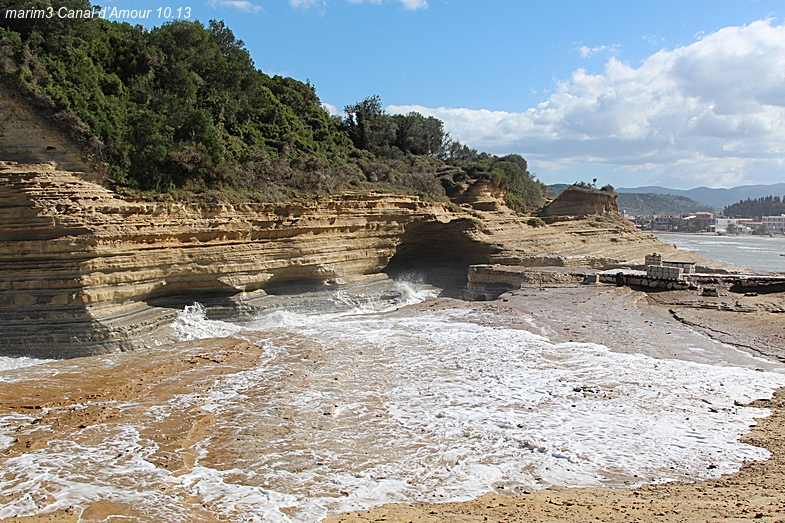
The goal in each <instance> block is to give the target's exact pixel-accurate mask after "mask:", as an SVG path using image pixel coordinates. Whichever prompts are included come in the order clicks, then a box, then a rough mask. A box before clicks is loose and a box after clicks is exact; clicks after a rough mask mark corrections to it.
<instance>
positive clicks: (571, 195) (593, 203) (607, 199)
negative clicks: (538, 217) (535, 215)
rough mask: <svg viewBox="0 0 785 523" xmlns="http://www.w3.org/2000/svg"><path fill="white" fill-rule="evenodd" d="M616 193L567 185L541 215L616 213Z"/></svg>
mask: <svg viewBox="0 0 785 523" xmlns="http://www.w3.org/2000/svg"><path fill="white" fill-rule="evenodd" d="M617 197H618V195H617V194H616V193H614V192H606V191H598V190H595V189H589V188H584V187H577V186H574V185H573V186H570V187H567V188H566V189H565V190H564V192H563V193H561V194H560V195H559V197H558V198H556V199H555V200H553V201H552V202H551V203H550V204H548V206H547V207H545V209H544V210H543V213H542V215H543V217H557V216H574V217H584V216H589V215H592V214H607V213H618V212H619V206H618V205H617V204H616V198H617Z"/></svg>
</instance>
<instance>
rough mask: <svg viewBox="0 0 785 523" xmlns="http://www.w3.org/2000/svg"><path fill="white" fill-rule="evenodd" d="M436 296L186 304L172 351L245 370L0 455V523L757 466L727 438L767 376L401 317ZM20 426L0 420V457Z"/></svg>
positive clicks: (345, 506)
mask: <svg viewBox="0 0 785 523" xmlns="http://www.w3.org/2000/svg"><path fill="white" fill-rule="evenodd" d="M437 291H438V290H437V289H433V288H430V287H427V286H424V285H414V284H405V283H394V284H393V283H390V284H389V285H388V287H386V288H385V289H383V290H379V288H378V287H375V288H374V290H373V291H369V292H364V291H362V289H354V291H353V292H346V291H339V292H332V293H312V294H310V295H307V296H305V295H304V296H301V297H291V296H290V297H285V298H284V297H271V306H270V307H269V308H267V309H264V310H263V311H262V312H260V313H258V314H255V315H252V316H251V317H246V318H244V319H243V320H242V321H240V320H239V319H236V320H232V319H231V318H228V319H227V318H223V319H221V320H218V319H213V318H211V317H210V312H209V311H206V310H205V309H204V308H203V307H201V306H200V305H198V304H194V305H192V306H189V307H186V308H185V309H184V310H183V311H182V313H181V314H180V315H179V317H178V318H177V319H176V320H175V321H174V323H173V324H172V326H171V329H172V332H174V333H176V336H177V337H178V338H179V339H180V340H184V341H187V342H188V343H189V344H193V345H194V346H198V344H199V343H201V342H202V340H205V339H209V338H211V337H215V336H234V337H237V338H241V339H244V340H246V341H248V342H251V343H254V344H257V345H259V346H261V347H263V348H264V355H263V358H262V360H261V362H260V363H259V364H258V365H257V366H254V367H253V368H249V369H245V370H242V371H235V372H230V373H228V374H224V375H212V376H211V377H210V378H209V382H206V383H204V384H203V386H200V387H199V390H194V391H189V392H184V393H182V394H177V395H175V396H173V397H170V398H168V399H167V400H166V401H165V402H162V403H160V404H155V405H151V406H144V407H142V406H140V405H131V404H129V405H123V408H126V409H137V410H139V414H138V415H137V416H135V417H134V418H133V419H134V421H133V422H123V423H119V424H118V423H112V422H111V421H107V422H104V423H99V424H97V425H94V426H90V427H87V428H85V429H83V430H80V431H79V432H75V433H73V434H71V435H65V436H63V437H58V438H56V439H54V440H52V441H50V443H49V445H48V446H47V447H46V448H42V449H38V450H33V451H30V452H27V453H25V454H22V455H20V456H17V457H13V458H5V459H1V460H0V518H4V517H11V516H14V515H29V514H35V513H38V512H41V511H44V512H45V511H50V510H54V509H58V508H61V509H62V508H67V507H70V506H77V507H78V506H84V505H85V504H86V503H89V502H90V501H95V500H102V501H105V502H113V501H114V502H118V503H124V504H128V503H131V504H133V506H134V509H135V511H136V512H137V515H138V520H144V521H150V520H158V521H172V522H174V521H184V522H185V521H188V520H189V514H190V513H189V510H190V509H189V508H188V507H189V506H191V507H192V506H193V505H194V504H197V505H199V506H201V507H202V509H203V510H207V511H209V512H211V513H213V514H215V515H217V516H219V517H221V518H225V519H226V520H228V521H255V522H266V521H270V522H287V521H298V522H313V521H318V520H319V519H321V518H322V517H324V516H325V515H326V514H328V513H334V512H342V511H349V510H357V509H364V508H368V507H371V506H377V505H380V504H384V503H391V502H418V501H433V502H443V501H456V500H468V499H472V498H474V497H477V496H480V495H482V494H484V493H486V492H489V491H491V490H494V489H496V490H498V491H501V492H510V493H513V492H516V491H518V490H523V489H526V490H531V489H537V488H544V487H547V486H550V485H564V486H628V485H635V484H640V483H645V482H655V483H656V482H665V481H673V480H686V481H691V480H698V479H703V478H708V477H716V476H718V475H720V474H724V473H729V472H732V471H734V470H737V469H738V468H739V467H740V465H741V463H742V462H744V461H750V460H760V459H766V458H767V457H768V452H767V451H766V450H764V449H761V448H757V447H753V446H750V445H747V444H741V443H739V441H738V439H739V436H740V435H741V434H743V433H745V432H747V431H748V427H749V425H750V424H753V423H754V419H755V418H756V417H761V416H765V415H766V414H767V411H765V410H763V409H756V408H749V407H742V406H740V405H741V404H744V403H746V402H749V401H750V400H752V399H755V398H765V397H770V396H771V394H772V392H773V391H774V390H775V389H776V388H778V387H781V386H783V385H785V375H783V373H782V372H778V371H777V372H771V371H766V372H762V371H760V370H759V369H758V370H756V369H755V368H753V367H744V366H738V367H729V366H719V365H706V364H697V363H690V362H685V361H676V360H667V359H654V358H651V357H648V356H644V355H640V354H621V353H617V352H613V351H611V350H609V349H608V348H606V347H604V346H601V345H596V344H591V343H554V342H552V341H550V340H549V339H547V338H546V337H543V336H541V335H537V334H534V333H532V332H530V330H528V329H527V328H526V327H527V326H529V328H531V327H530V325H531V322H532V320H531V319H530V320H529V323H527V322H523V323H524V324H525V325H521V324H520V323H521V322H520V319H519V320H518V321H513V320H512V317H510V318H507V317H506V316H505V315H504V313H501V312H498V311H497V312H493V313H491V312H483V310H482V309H467V308H453V309H449V308H447V309H445V308H437V307H434V308H428V307H415V308H413V307H405V305H407V304H413V303H415V302H421V301H423V300H426V299H428V298H430V297H433V296H435V294H436V292H437ZM282 304H286V305H287V306H286V307H283V306H282ZM176 347H182V344H180V345H178V346H174V345H162V346H161V347H159V348H157V349H156V350H178V349H176ZM125 357H128V356H127V355H117V356H114V357H113V358H110V359H107V358H105V357H103V359H98V360H96V364H103V363H102V362H104V361H109V360H111V361H112V362H113V363H112V364H117V365H122V364H123V358H125ZM88 360H89V359H88ZM85 364H87V362H86V360H82V361H81V362H67V361H65V362H50V363H47V364H45V365H39V366H36V367H32V368H31V369H33V370H30V372H35V373H36V375H37V376H40V379H46V376H47V375H53V374H56V373H57V372H60V371H63V370H66V371H68V370H69V369H70V371H74V370H75V369H77V366H79V365H85ZM771 368H774V367H773V366H772V367H771ZM775 370H776V369H775ZM13 372H15V373H16V374H18V373H19V371H13ZM2 375H3V372H0V377H1V376H2ZM193 409H197V410H198V411H199V412H201V413H203V414H204V415H209V416H211V424H210V426H209V430H207V431H206V433H205V435H204V436H203V437H202V438H201V439H200V440H199V441H198V442H196V444H195V445H194V447H193V449H194V450H195V451H196V454H197V456H196V459H195V462H194V466H193V467H192V468H191V469H190V470H188V471H187V472H186V473H179V474H176V473H173V472H171V471H169V470H166V469H164V468H160V467H158V466H156V465H155V464H154V463H153V462H152V460H151V459H150V457H151V456H152V455H153V453H155V452H156V450H157V444H156V443H155V442H154V441H153V440H152V439H150V438H149V437H148V436H146V435H145V434H149V433H150V431H151V430H154V428H155V427H156V426H157V425H156V424H160V423H163V422H165V421H166V420H167V419H169V418H173V417H176V416H177V415H178V414H179V413H181V412H183V411H186V410H193ZM23 418H25V416H23V415H20V414H14V415H6V416H0V448H1V447H3V446H7V445H10V437H11V436H10V435H11V431H12V429H13V428H14V427H18V426H20V425H22V424H24V423H26V422H29V421H30V420H26V419H23Z"/></svg>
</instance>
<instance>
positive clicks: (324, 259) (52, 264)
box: [0, 163, 675, 357]
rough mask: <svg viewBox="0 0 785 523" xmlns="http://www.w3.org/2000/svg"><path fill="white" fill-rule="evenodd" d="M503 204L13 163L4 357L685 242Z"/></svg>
mask: <svg viewBox="0 0 785 523" xmlns="http://www.w3.org/2000/svg"><path fill="white" fill-rule="evenodd" d="M478 195H481V196H482V198H483V199H488V200H489V201H490V199H491V198H493V197H494V195H493V194H491V192H489V191H485V190H483V191H479V192H478ZM489 208H493V209H496V210H493V211H487V212H485V213H483V214H482V215H480V216H481V219H478V217H477V216H478V215H477V213H476V211H466V212H462V213H461V212H457V213H456V212H449V211H448V210H446V209H445V206H444V204H442V203H426V202H422V201H419V200H418V199H417V198H415V197H410V196H396V195H382V194H344V195H340V196H330V197H320V198H316V199H312V200H306V201H302V202H291V203H266V204H251V203H249V204H242V205H230V204H226V203H223V204H217V205H196V204H183V203H175V202H150V201H137V200H131V199H127V198H122V197H120V196H119V195H117V194H116V193H114V192H112V191H110V190H108V189H106V188H105V187H102V186H100V185H98V184H96V183H94V182H91V181H88V180H85V179H84V178H83V177H82V176H81V175H79V174H78V173H71V172H66V171H61V170H57V169H56V168H55V167H54V166H52V165H51V164H45V165H20V164H14V163H0V290H2V293H0V320H2V321H0V339H3V340H4V343H3V346H2V349H1V350H2V353H4V354H13V353H19V354H34V355H39V356H56V357H70V356H79V355H86V354H94V353H97V352H104V351H113V350H117V349H118V348H121V349H130V348H134V347H135V346H136V344H137V342H136V341H135V340H136V339H137V338H138V336H140V335H143V334H145V333H149V332H152V331H154V330H155V329H157V328H159V327H160V326H162V325H163V324H164V323H167V322H169V321H170V320H171V319H172V318H173V317H174V316H175V315H176V314H177V312H178V311H179V310H182V307H183V306H184V305H187V304H191V303H193V302H194V301H200V302H203V303H206V304H209V303H212V304H218V305H220V306H223V307H232V306H236V304H237V301H238V300H246V299H248V298H249V297H250V298H253V296H255V295H257V294H258V293H262V294H263V292H264V290H267V289H272V288H275V287H277V286H280V285H283V284H286V283H291V282H300V283H302V282H311V283H312V284H318V285H328V286H329V285H339V284H343V283H349V282H352V281H357V280H360V279H363V278H367V277H369V276H370V275H375V274H378V273H380V272H382V271H387V272H388V273H390V274H396V273H402V272H406V271H411V270H415V271H422V272H424V273H426V274H427V276H428V278H432V279H433V281H434V282H435V283H437V284H439V285H440V286H448V287H449V286H453V287H456V288H457V289H458V290H457V291H456V292H455V295H457V293H458V292H459V291H460V288H461V287H463V286H465V284H466V274H467V269H468V267H469V265H473V264H483V263H501V264H506V265H516V266H529V267H543V266H562V267H593V268H612V267H619V266H624V265H629V264H640V263H642V262H643V257H644V256H645V255H646V254H648V253H650V252H652V251H653V250H658V251H659V252H662V253H663V254H666V255H667V254H668V252H673V251H675V249H674V248H672V246H667V245H662V244H658V242H657V240H656V239H655V238H653V237H651V236H643V235H641V234H640V233H639V232H637V231H636V230H635V229H634V227H632V226H630V225H629V224H628V223H627V222H626V221H624V220H623V219H622V218H621V217H620V216H618V215H613V214H608V215H602V216H595V217H592V218H591V219H590V220H592V221H591V222H590V223H593V224H594V225H595V226H591V225H589V224H588V223H587V222H586V221H568V222H563V223H557V224H555V225H552V226H548V227H530V226H528V225H526V219H525V218H520V217H518V216H516V215H515V214H514V213H513V212H511V211H510V210H509V209H507V208H506V207H504V205H503V204H502V203H501V202H500V201H499V200H496V203H494V205H493V206H492V207H489ZM595 220H598V221H595ZM600 222H601V225H600V226H599V227H597V226H596V225H597V224H598V223H600ZM652 244H655V245H652Z"/></svg>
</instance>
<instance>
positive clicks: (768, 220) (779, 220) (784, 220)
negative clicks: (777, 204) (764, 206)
mask: <svg viewBox="0 0 785 523" xmlns="http://www.w3.org/2000/svg"><path fill="white" fill-rule="evenodd" d="M761 222H762V223H763V225H765V226H766V229H768V230H769V231H771V232H779V233H785V214H781V215H779V216H764V217H763V218H762V219H761Z"/></svg>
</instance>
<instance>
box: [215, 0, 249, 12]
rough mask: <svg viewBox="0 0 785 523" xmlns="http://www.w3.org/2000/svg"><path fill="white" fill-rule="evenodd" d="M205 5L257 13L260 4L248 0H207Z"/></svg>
mask: <svg viewBox="0 0 785 523" xmlns="http://www.w3.org/2000/svg"><path fill="white" fill-rule="evenodd" d="M207 5H208V6H210V7H215V8H222V7H228V8H231V9H238V10H240V11H244V12H246V13H258V12H259V11H261V10H262V6H260V5H256V4H254V3H252V2H249V1H248V0H207Z"/></svg>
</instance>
